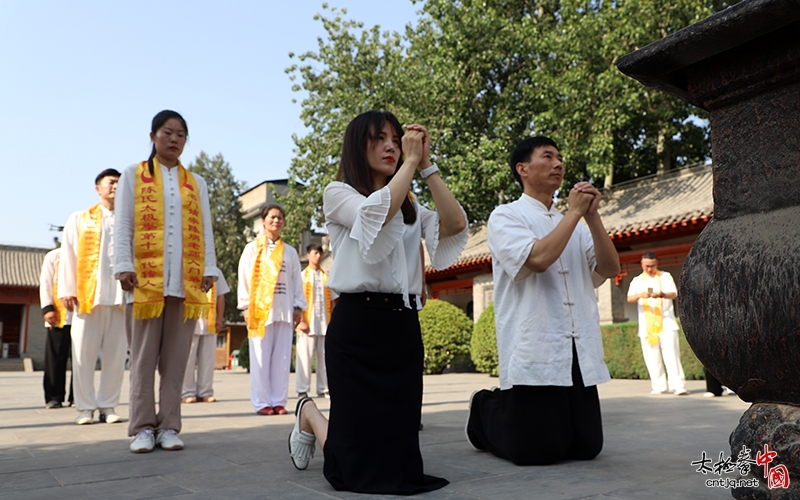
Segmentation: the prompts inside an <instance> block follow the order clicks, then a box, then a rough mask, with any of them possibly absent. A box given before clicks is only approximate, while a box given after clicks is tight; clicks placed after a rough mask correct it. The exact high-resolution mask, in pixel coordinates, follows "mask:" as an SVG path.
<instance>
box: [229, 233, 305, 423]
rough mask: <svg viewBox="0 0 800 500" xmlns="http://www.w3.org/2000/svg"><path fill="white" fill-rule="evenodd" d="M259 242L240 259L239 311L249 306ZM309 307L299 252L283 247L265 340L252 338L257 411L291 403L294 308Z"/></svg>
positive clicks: (252, 385) (270, 247) (252, 378)
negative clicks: (304, 290)
mask: <svg viewBox="0 0 800 500" xmlns="http://www.w3.org/2000/svg"><path fill="white" fill-rule="evenodd" d="M267 241H268V244H267V251H266V252H264V260H266V259H268V258H269V255H270V254H271V253H272V251H273V250H274V249H275V244H276V242H274V241H272V240H267ZM256 242H257V240H253V241H251V242H250V243H248V244H247V245H246V246H245V247H244V251H242V257H241V258H240V259H239V286H238V290H237V291H238V306H237V307H238V309H239V310H242V311H244V310H246V309H247V307H248V306H249V305H250V278H251V275H252V272H253V265H254V264H255V257H256V249H257V248H256ZM306 307H308V304H307V303H306V298H305V296H304V295H303V283H302V282H301V281H300V258H299V257H298V256H297V250H295V249H294V248H292V247H290V246H289V245H286V244H284V245H283V263H282V264H281V271H280V273H278V282H277V283H276V284H275V293H274V295H273V297H272V310H270V312H269V317H268V318H267V323H266V326H265V327H264V336H263V337H250V340H249V348H250V400H251V402H252V403H253V409H255V410H256V411H258V410H260V409H262V408H265V407H267V406H269V407H273V408H274V407H276V406H286V402H287V401H288V400H289V371H290V370H291V367H292V333H293V326H294V325H293V323H294V309H295V308H299V309H301V310H303V309H305V308H306Z"/></svg>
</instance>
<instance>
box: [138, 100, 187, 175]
mask: <svg viewBox="0 0 800 500" xmlns="http://www.w3.org/2000/svg"><path fill="white" fill-rule="evenodd" d="M173 118H177V119H178V120H180V122H181V125H183V130H185V131H186V138H187V139H188V138H189V127H188V126H187V125H186V120H184V119H183V117H182V116H181V115H180V113H178V112H177V111H172V110H170V109H165V110H164V111H161V112H160V113H158V114H157V115H156V116H154V117H153V123H152V125H150V132H152V133H153V134H155V133H156V132H158V129H160V128H161V127H163V126H164V124H165V123H167V122H168V121H169V120H171V119H173ZM155 157H156V144H155V142H153V150H152V151H151V152H150V158H148V159H147V167H148V169H149V170H150V176H151V177H152V176H153V169H154V167H153V158H155Z"/></svg>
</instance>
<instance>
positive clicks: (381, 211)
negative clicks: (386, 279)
mask: <svg viewBox="0 0 800 500" xmlns="http://www.w3.org/2000/svg"><path fill="white" fill-rule="evenodd" d="M391 204H392V195H391V192H390V191H389V187H388V186H386V187H384V188H382V189H380V190H378V191H375V192H374V193H372V194H370V195H369V196H364V195H363V194H361V193H359V192H358V191H356V190H355V189H354V188H353V187H351V186H348V185H347V184H344V183H342V182H332V183H330V184H328V186H327V187H326V188H325V193H324V195H323V210H324V211H325V220H326V221H328V222H332V223H335V224H340V225H342V226H344V227H347V228H350V238H352V239H354V240H356V241H357V242H358V249H359V253H360V254H361V259H362V260H363V261H364V263H366V264H376V263H378V262H381V261H382V260H384V259H386V257H388V256H389V254H390V253H391V252H392V250H394V248H395V247H396V246H397V242H398V241H399V240H400V237H401V236H402V235H403V225H404V223H403V214H402V212H401V211H399V210H398V212H397V213H396V214H395V216H394V217H393V218H392V220H390V221H389V222H388V223H387V224H386V225H384V222H385V221H386V216H387V215H388V214H389V208H390V207H391Z"/></svg>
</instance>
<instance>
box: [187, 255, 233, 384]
mask: <svg viewBox="0 0 800 500" xmlns="http://www.w3.org/2000/svg"><path fill="white" fill-rule="evenodd" d="M217 277H218V278H219V279H218V280H217V283H216V286H217V299H219V298H220V297H222V296H224V295H225V294H226V293H228V292H230V291H231V289H230V287H228V282H227V281H225V276H223V275H222V271H220V272H219V274H218V275H217ZM211 307H213V308H214V310H215V311H216V308H217V304H212V305H211ZM218 333H219V332H216V333H212V332H210V331H209V324H208V318H202V319H198V320H197V326H195V328H194V335H192V347H191V350H190V351H189V360H188V361H187V362H186V375H185V376H184V377H183V394H182V396H181V397H182V398H188V397H198V398H207V397H209V396H213V395H214V387H213V384H214V362H215V361H216V356H217V334H218ZM195 367H196V368H197V377H196V378H195Z"/></svg>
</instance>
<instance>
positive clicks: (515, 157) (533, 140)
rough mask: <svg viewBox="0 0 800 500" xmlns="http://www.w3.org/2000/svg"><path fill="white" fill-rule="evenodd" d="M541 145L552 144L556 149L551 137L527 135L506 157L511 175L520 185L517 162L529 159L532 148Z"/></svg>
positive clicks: (556, 145) (556, 146)
mask: <svg viewBox="0 0 800 500" xmlns="http://www.w3.org/2000/svg"><path fill="white" fill-rule="evenodd" d="M542 146H553V147H554V148H556V149H558V144H556V142H555V141H554V140H553V139H551V138H549V137H545V136H543V135H537V136H535V137H528V138H527V139H525V140H524V141H522V142H520V143H519V144H517V147H516V148H514V151H513V152H512V153H511V157H510V158H509V159H508V165H509V166H510V167H511V175H513V176H514V178H515V179H516V180H517V182H519V185H520V186H522V179H521V178H520V176H519V172H517V163H525V162H528V161H530V159H531V153H533V150H534V149H536V148H540V147H542ZM523 187H524V186H523Z"/></svg>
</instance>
